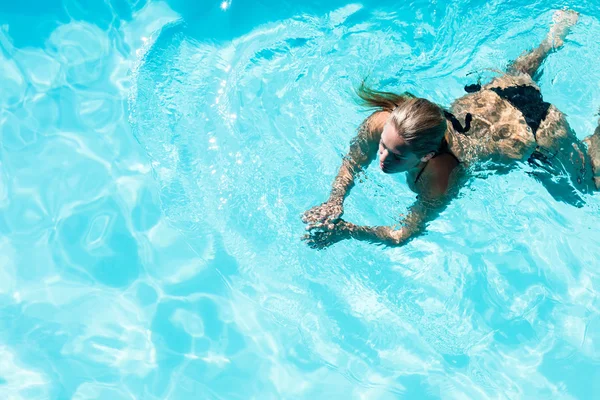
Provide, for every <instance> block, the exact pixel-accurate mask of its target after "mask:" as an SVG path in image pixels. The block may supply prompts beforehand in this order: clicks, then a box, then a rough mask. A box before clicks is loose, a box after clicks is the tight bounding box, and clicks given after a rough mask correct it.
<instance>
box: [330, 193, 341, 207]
mask: <svg viewBox="0 0 600 400" xmlns="http://www.w3.org/2000/svg"><path fill="white" fill-rule="evenodd" d="M327 202H328V203H330V204H334V205H336V206H341V205H342V204H343V203H344V197H343V196H336V195H331V196H330V197H329V200H327Z"/></svg>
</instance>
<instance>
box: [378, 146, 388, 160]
mask: <svg viewBox="0 0 600 400" xmlns="http://www.w3.org/2000/svg"><path fill="white" fill-rule="evenodd" d="M388 154H389V153H388V151H387V150H386V149H382V150H379V162H380V163H381V164H385V160H386V159H387V157H388Z"/></svg>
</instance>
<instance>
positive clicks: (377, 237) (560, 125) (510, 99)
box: [302, 10, 600, 248]
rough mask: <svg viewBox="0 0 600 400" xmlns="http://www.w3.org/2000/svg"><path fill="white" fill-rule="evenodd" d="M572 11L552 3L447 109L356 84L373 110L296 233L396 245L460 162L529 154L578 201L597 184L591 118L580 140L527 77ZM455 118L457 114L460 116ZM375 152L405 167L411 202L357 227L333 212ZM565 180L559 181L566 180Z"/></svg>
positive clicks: (545, 178)
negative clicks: (532, 31)
mask: <svg viewBox="0 0 600 400" xmlns="http://www.w3.org/2000/svg"><path fill="white" fill-rule="evenodd" d="M577 19H578V14H577V13H576V12H574V11H570V10H561V11H557V12H556V13H555V14H554V16H553V20H554V24H553V26H552V28H551V29H550V32H549V33H548V35H547V37H546V39H544V41H543V42H542V43H541V44H540V46H538V47H537V48H536V49H534V50H533V51H531V52H528V53H526V54H524V55H522V56H520V57H519V58H518V59H517V60H516V61H515V62H514V63H512V64H511V65H510V67H509V68H508V71H507V73H506V74H504V75H502V76H500V77H498V78H495V79H493V80H492V81H491V82H490V83H488V84H486V85H484V86H481V85H479V84H477V85H469V86H467V87H465V90H466V91H467V92H469V94H467V95H465V96H463V97H461V98H459V99H458V100H456V101H455V102H454V103H453V104H452V106H451V112H448V111H445V110H444V109H443V108H441V107H440V106H438V105H437V104H434V103H432V102H430V101H428V100H426V99H423V98H415V97H414V96H412V95H410V94H408V93H404V94H402V95H398V94H393V93H388V92H378V91H375V90H371V89H369V88H367V87H366V86H365V85H364V84H363V85H362V86H361V87H360V88H359V90H358V95H359V96H360V98H361V99H362V100H363V102H364V104H365V105H366V106H368V107H370V108H373V109H375V110H376V111H375V112H374V113H373V114H371V115H370V116H369V117H367V118H366V119H365V120H364V122H363V123H362V124H361V125H360V127H359V129H358V135H357V136H356V137H355V138H354V139H353V140H352V142H351V145H350V151H349V153H348V155H347V156H346V157H345V158H344V160H343V162H342V166H341V167H340V170H339V173H338V175H337V177H336V178H335V180H334V182H333V188H332V190H331V194H330V197H329V200H327V201H326V202H325V203H323V204H321V205H319V206H316V207H313V208H311V209H310V210H308V211H306V212H305V213H304V215H303V217H302V219H303V221H304V222H305V223H307V224H308V227H307V230H308V231H309V233H308V234H307V235H306V236H305V237H304V240H305V241H306V242H307V243H308V245H309V246H311V247H314V248H324V247H327V246H329V245H331V244H333V243H336V242H338V241H340V240H343V239H347V238H355V239H359V240H365V241H369V242H374V243H382V244H386V245H402V244H404V243H406V242H407V241H408V240H410V239H412V238H414V237H415V236H417V235H418V234H420V233H422V232H423V231H424V229H425V224H426V223H428V222H429V221H431V220H432V219H433V218H435V217H436V216H437V215H438V214H439V213H440V212H441V211H442V210H443V209H444V207H445V206H446V205H447V204H448V203H449V201H450V200H451V199H452V198H453V197H454V196H455V194H456V193H457V189H458V188H459V186H460V182H461V179H459V176H460V175H461V174H460V171H461V170H463V168H459V167H461V166H464V165H466V166H468V165H472V164H474V163H476V162H481V161H491V162H493V163H494V164H495V165H503V166H505V167H508V168H511V167H513V166H515V165H517V162H519V161H525V162H529V163H530V164H531V165H532V166H533V167H534V170H533V172H532V173H531V174H532V175H533V176H534V177H536V178H537V179H538V180H539V181H540V182H541V183H542V184H543V185H544V186H545V187H546V188H547V189H548V191H549V192H550V194H551V195H553V196H554V197H556V198H557V199H559V200H564V201H568V202H570V203H572V204H575V205H579V204H581V203H582V200H581V197H580V196H579V193H587V192H590V191H591V190H593V188H594V185H595V187H596V188H600V126H599V127H598V128H597V129H596V131H595V133H594V134H593V135H592V136H590V137H588V138H587V139H586V140H585V141H584V142H586V144H587V148H586V146H585V145H584V143H582V142H580V141H579V140H578V139H577V137H576V135H575V133H574V132H573V130H572V129H571V128H570V127H569V124H568V123H567V120H566V118H565V116H564V114H562V113H561V112H560V111H559V110H558V109H557V108H556V107H554V106H553V105H552V104H550V103H547V102H545V101H544V100H543V98H542V95H541V93H540V89H539V87H538V86H537V85H536V83H535V81H534V76H535V75H536V72H537V71H538V69H539V67H540V65H541V64H542V62H543V61H544V59H545V58H546V56H547V55H548V54H549V53H550V52H551V51H552V50H555V49H558V48H560V47H562V45H563V40H564V38H565V37H566V35H567V34H568V32H569V30H570V28H571V27H572V26H573V25H574V24H575V23H576V22H577ZM461 121H464V122H461ZM377 154H379V167H380V168H381V170H382V171H383V172H384V173H387V174H393V173H399V172H406V173H407V181H408V183H409V187H410V189H411V190H413V191H414V192H415V193H417V200H416V202H415V203H414V204H413V205H412V206H411V207H410V208H409V211H408V213H407V215H406V217H405V218H404V220H403V221H402V223H401V225H400V226H398V227H396V226H376V227H369V226H357V225H354V224H352V223H349V222H346V221H344V220H342V219H341V216H342V214H343V202H344V199H345V197H346V196H347V195H348V193H349V191H350V189H351V188H352V186H353V185H354V178H355V176H356V175H357V173H359V172H360V171H362V170H363V169H364V168H366V167H367V166H368V165H369V164H370V163H371V162H372V161H373V160H374V159H375V158H376V156H377ZM565 188H566V189H565Z"/></svg>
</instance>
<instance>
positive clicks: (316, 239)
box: [302, 233, 332, 250]
mask: <svg viewBox="0 0 600 400" xmlns="http://www.w3.org/2000/svg"><path fill="white" fill-rule="evenodd" d="M302 240H303V241H304V242H305V243H306V244H307V245H308V247H310V248H311V249H318V250H322V249H324V248H326V247H328V246H330V245H331V244H332V243H331V242H329V241H328V240H327V237H326V236H324V235H322V234H318V233H317V234H306V235H304V236H303V237H302Z"/></svg>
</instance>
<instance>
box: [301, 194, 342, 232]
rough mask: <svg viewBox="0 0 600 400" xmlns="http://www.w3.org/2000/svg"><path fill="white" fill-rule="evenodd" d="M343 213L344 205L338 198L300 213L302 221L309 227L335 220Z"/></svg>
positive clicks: (318, 226)
mask: <svg viewBox="0 0 600 400" xmlns="http://www.w3.org/2000/svg"><path fill="white" fill-rule="evenodd" d="M343 213H344V207H343V206H342V202H341V201H339V200H328V201H326V202H325V203H323V204H321V205H320V206H315V207H313V208H311V209H310V210H308V211H306V212H305V213H304V214H303V215H302V222H304V223H305V224H309V228H311V229H312V228H320V227H322V226H323V225H324V224H331V223H334V222H337V221H338V220H339V219H340V218H341V216H342V214H343Z"/></svg>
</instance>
